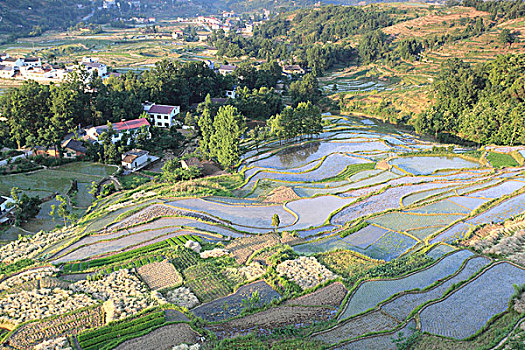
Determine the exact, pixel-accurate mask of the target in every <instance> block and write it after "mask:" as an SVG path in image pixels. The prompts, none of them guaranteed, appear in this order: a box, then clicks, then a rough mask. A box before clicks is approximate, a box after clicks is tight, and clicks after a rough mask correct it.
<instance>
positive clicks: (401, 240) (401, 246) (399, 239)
mask: <svg viewBox="0 0 525 350" xmlns="http://www.w3.org/2000/svg"><path fill="white" fill-rule="evenodd" d="M416 244H417V241H416V240H415V239H413V238H412V237H409V236H407V235H404V234H400V233H397V232H388V233H387V234H385V235H383V236H382V237H381V238H379V239H378V240H377V241H376V242H374V244H372V245H371V246H369V247H368V248H366V249H365V254H366V255H368V256H370V257H371V258H373V259H380V260H384V261H390V260H392V259H395V258H397V257H399V256H400V255H401V254H403V253H404V252H406V251H407V250H408V249H410V248H412V247H413V246H415V245H416Z"/></svg>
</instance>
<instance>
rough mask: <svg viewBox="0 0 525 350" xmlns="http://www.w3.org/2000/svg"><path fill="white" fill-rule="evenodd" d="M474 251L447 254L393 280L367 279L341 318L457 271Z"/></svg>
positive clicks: (422, 286)
mask: <svg viewBox="0 0 525 350" xmlns="http://www.w3.org/2000/svg"><path fill="white" fill-rule="evenodd" d="M469 256H472V253H471V252H469V251H466V250H461V251H458V252H455V253H452V254H451V255H448V256H446V257H445V258H443V259H442V260H440V261H439V262H438V263H436V264H435V265H433V266H432V267H430V268H428V269H425V270H423V271H420V272H417V273H414V274H412V275H409V276H407V277H403V278H400V279H393V280H376V281H367V282H365V283H363V284H361V286H360V287H359V288H358V289H357V291H356V292H355V293H354V294H353V295H352V298H351V299H350V301H349V302H348V304H347V306H346V309H345V310H344V312H343V313H342V314H341V315H340V317H339V319H345V318H348V317H351V316H354V315H357V314H360V313H362V312H364V311H367V310H369V309H371V308H373V307H374V306H376V305H377V304H379V303H380V302H381V301H383V300H386V299H388V298H389V297H391V296H393V295H395V294H397V293H400V292H402V291H405V290H411V289H416V288H419V289H421V288H425V287H427V286H429V285H431V284H432V283H434V282H436V281H438V280H440V279H442V278H445V277H447V276H449V275H451V274H453V273H454V272H456V271H457V270H458V269H459V268H460V266H461V264H462V263H463V262H464V261H465V259H467V258H468V257H469Z"/></svg>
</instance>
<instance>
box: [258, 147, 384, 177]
mask: <svg viewBox="0 0 525 350" xmlns="http://www.w3.org/2000/svg"><path fill="white" fill-rule="evenodd" d="M388 150H390V147H388V146H387V145H386V144H384V143H383V142H380V141H371V142H359V143H352V142H329V141H328V142H327V141H321V142H309V143H306V144H303V145H298V146H291V147H287V148H286V149H284V150H281V151H279V152H277V153H275V154H273V155H271V156H270V157H268V158H264V159H260V160H256V161H254V162H252V163H250V164H249V165H250V166H256V167H260V168H271V169H280V170H282V169H289V168H298V167H301V166H304V165H305V164H308V163H310V162H312V161H314V160H316V159H320V158H322V157H324V156H326V155H329V154H332V153H356V152H366V151H381V152H386V151H388Z"/></svg>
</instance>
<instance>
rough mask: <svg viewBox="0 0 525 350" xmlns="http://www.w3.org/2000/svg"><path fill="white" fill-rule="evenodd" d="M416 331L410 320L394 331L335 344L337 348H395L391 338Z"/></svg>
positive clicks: (360, 349)
mask: <svg viewBox="0 0 525 350" xmlns="http://www.w3.org/2000/svg"><path fill="white" fill-rule="evenodd" d="M415 331H416V322H415V321H414V320H410V322H408V323H407V324H406V325H405V326H404V327H402V328H401V329H399V330H397V331H395V332H389V333H384V334H380V335H375V336H369V337H365V338H363V339H359V340H355V341H351V342H347V343H344V344H342V345H339V346H337V347H336V348H335V349H338V350H377V349H382V350H396V349H398V348H397V346H396V343H394V341H393V339H400V338H401V337H410V336H411V335H412V334H413V333H414V332H415Z"/></svg>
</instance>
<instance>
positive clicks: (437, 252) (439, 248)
mask: <svg viewBox="0 0 525 350" xmlns="http://www.w3.org/2000/svg"><path fill="white" fill-rule="evenodd" d="M454 250H456V249H455V248H454V247H452V246H450V245H447V244H442V243H441V244H438V245H436V246H435V247H434V248H432V249H431V250H430V251H429V252H427V255H428V256H429V257H431V258H432V259H439V258H441V257H442V256H443V255H445V254H448V253H450V252H453V251H454Z"/></svg>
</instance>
